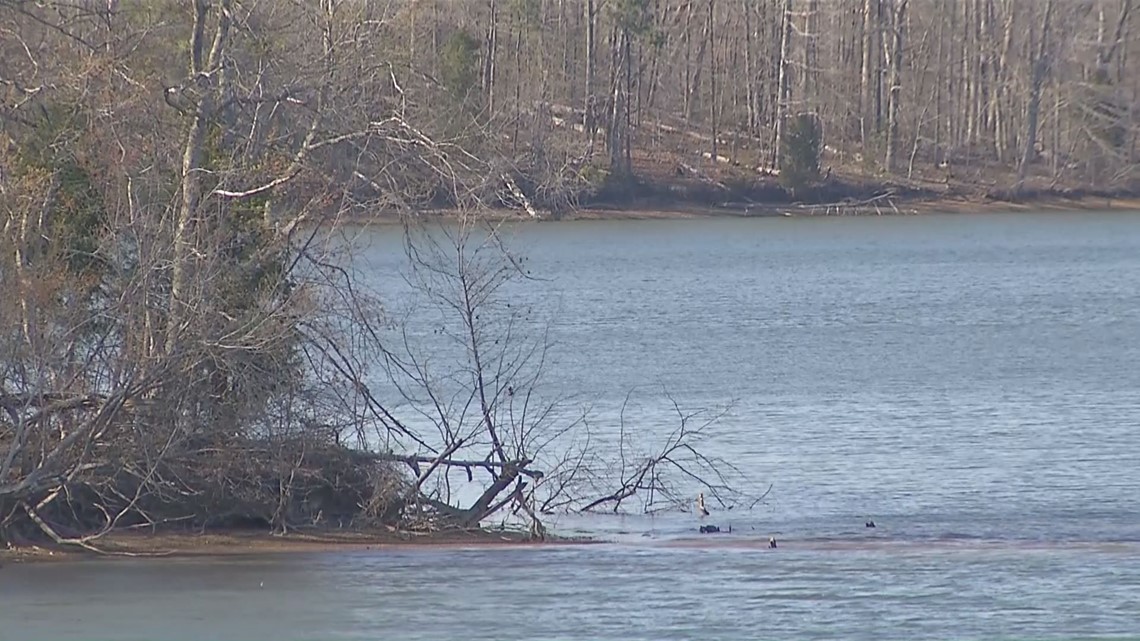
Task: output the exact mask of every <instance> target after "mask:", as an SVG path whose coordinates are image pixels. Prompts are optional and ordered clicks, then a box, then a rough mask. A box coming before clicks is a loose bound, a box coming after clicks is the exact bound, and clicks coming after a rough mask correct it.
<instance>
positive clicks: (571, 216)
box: [341, 195, 1140, 225]
mask: <svg viewBox="0 0 1140 641" xmlns="http://www.w3.org/2000/svg"><path fill="white" fill-rule="evenodd" d="M880 203H881V204H875V203H871V204H867V203H854V204H848V203H825V204H800V203H775V202H769V203H748V204H743V203H741V204H731V205H726V204H724V203H721V204H717V203H699V202H691V201H681V202H677V203H674V204H669V205H666V204H662V203H653V202H649V203H643V204H642V203H633V204H625V205H618V204H614V205H602V204H595V205H589V206H584V207H581V208H578V209H573V210H571V211H568V212H566V213H563V214H562V215H560V216H552V215H549V214H547V215H544V216H541V217H538V218H535V217H532V216H530V215H528V214H527V213H526V212H524V211H521V210H516V209H507V208H493V209H488V210H484V211H482V212H480V213H479V214H478V219H479V220H482V221H487V222H539V223H555V222H574V221H609V220H612V221H630V220H700V219H728V218H844V217H867V216H927V215H946V214H951V215H970V214H1007V213H1009V214H1016V213H1065V212H1117V213H1129V212H1140V197H1132V196H1129V197H1121V198H1104V197H1100V196H1080V197H1065V196H1059V195H1051V196H1048V197H1034V198H1027V199H1025V200H1022V201H1019V202H1011V201H1005V200H990V199H983V200H978V199H973V198H952V197H947V198H907V197H900V198H896V199H894V200H892V201H885V200H884V201H880ZM406 217H407V214H402V213H399V212H382V213H377V214H371V215H367V216H348V217H346V218H342V219H341V222H349V223H352V224H381V225H389V224H401V223H403V222H405V220H406ZM412 217H413V218H415V219H418V220H421V221H432V220H435V221H453V220H457V219H459V218H460V212H459V211H456V210H450V209H434V210H423V211H419V212H417V213H416V214H413V215H412Z"/></svg>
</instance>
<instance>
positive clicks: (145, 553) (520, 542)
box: [0, 530, 598, 567]
mask: <svg viewBox="0 0 1140 641" xmlns="http://www.w3.org/2000/svg"><path fill="white" fill-rule="evenodd" d="M597 542H598V541H595V540H593V539H587V538H580V537H557V536H548V537H547V538H546V539H544V540H536V539H532V538H531V537H530V536H529V535H528V534H527V533H526V532H520V531H515V530H471V531H459V530H456V531H443V532H405V531H376V530H372V531H309V532H306V531H299V532H292V533H289V534H284V535H278V534H272V533H269V532H262V531H251V530H232V531H218V532H205V533H195V532H158V533H143V532H112V533H109V534H107V535H106V536H105V537H102V538H100V539H98V540H96V541H92V542H91V545H92V546H93V547H94V548H97V550H98V551H96V550H93V549H92V550H89V549H84V548H82V547H79V546H71V545H69V546H59V545H54V544H52V545H21V546H15V547H12V548H10V549H7V550H4V549H0V567H3V565H4V564H5V563H32V562H67V561H75V560H87V559H113V558H148V559H186V558H225V557H236V556H267V555H269V556H276V555H295V554H321V553H327V552H362V551H372V550H384V549H399V548H415V549H456V548H465V547H536V546H551V545H588V544H592V543H597Z"/></svg>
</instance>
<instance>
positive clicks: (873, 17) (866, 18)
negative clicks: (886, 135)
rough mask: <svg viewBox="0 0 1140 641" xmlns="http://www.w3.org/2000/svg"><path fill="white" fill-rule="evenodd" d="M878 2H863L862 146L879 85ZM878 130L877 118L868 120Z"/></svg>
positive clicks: (860, 108) (865, 142) (871, 0)
mask: <svg viewBox="0 0 1140 641" xmlns="http://www.w3.org/2000/svg"><path fill="white" fill-rule="evenodd" d="M878 36H879V0H863V69H862V82H861V87H860V89H861V91H860V93H859V95H860V105H859V113H860V122H861V124H860V129H861V135H862V137H863V144H864V145H866V144H867V139H868V135H867V134H868V130H869V129H870V128H869V127H868V126H867V122H868V113H870V112H871V111H872V109H873V108H874V105H875V96H876V94H877V93H878V90H879V89H878V85H879V65H878V60H879V49H878ZM870 120H871V122H873V123H875V130H876V131H877V130H878V117H877V116H876V117H875V118H872V119H870Z"/></svg>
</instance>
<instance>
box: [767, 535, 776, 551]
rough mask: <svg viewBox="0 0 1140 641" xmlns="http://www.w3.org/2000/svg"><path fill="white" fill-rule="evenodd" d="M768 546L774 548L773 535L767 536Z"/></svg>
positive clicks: (774, 539)
mask: <svg viewBox="0 0 1140 641" xmlns="http://www.w3.org/2000/svg"><path fill="white" fill-rule="evenodd" d="M768 547H769V548H772V549H775V548H776V537H774V536H770V537H768Z"/></svg>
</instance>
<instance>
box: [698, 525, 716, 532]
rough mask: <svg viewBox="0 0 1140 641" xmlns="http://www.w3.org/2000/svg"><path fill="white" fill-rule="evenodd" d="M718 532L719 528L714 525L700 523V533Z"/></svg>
mask: <svg viewBox="0 0 1140 641" xmlns="http://www.w3.org/2000/svg"><path fill="white" fill-rule="evenodd" d="M717 532H720V528H719V527H717V526H715V525H702V526H701V534H716V533H717Z"/></svg>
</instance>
